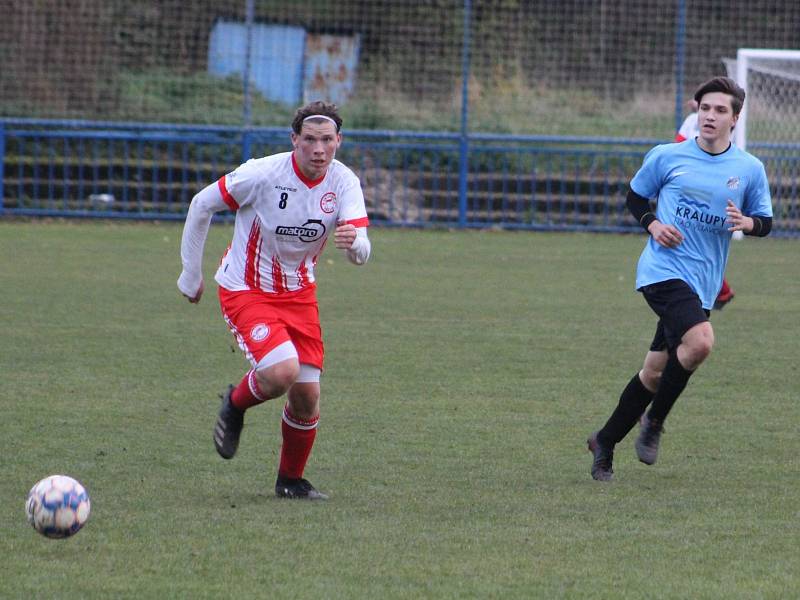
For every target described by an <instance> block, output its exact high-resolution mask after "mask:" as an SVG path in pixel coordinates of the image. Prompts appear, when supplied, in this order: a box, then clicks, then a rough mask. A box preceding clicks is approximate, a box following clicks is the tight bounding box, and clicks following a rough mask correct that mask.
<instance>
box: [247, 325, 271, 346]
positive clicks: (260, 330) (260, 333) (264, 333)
mask: <svg viewBox="0 0 800 600" xmlns="http://www.w3.org/2000/svg"><path fill="white" fill-rule="evenodd" d="M267 337H269V327H268V326H267V325H265V324H264V323H259V324H258V325H256V326H255V327H253V328H252V329H251V330H250V339H251V340H253V341H254V342H263V341H264V340H265V339H267Z"/></svg>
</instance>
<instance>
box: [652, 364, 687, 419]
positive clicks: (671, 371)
mask: <svg viewBox="0 0 800 600" xmlns="http://www.w3.org/2000/svg"><path fill="white" fill-rule="evenodd" d="M692 373H694V371H687V370H686V369H684V368H683V365H682V364H681V363H680V361H679V360H678V353H677V352H674V351H673V352H670V353H669V359H668V360H667V366H666V367H664V372H663V373H662V374H661V382H660V383H659V384H658V389H657V390H656V393H655V395H654V396H653V406H651V407H650V411H649V412H648V413H647V418H648V419H650V420H656V421H660V422H662V423H663V421H664V419H666V418H667V415H668V414H669V411H670V410H672V405H673V404H675V401H676V400H677V399H678V396H680V395H681V392H682V391H683V389H684V388H685V387H686V384H687V383H688V382H689V377H691V376H692Z"/></svg>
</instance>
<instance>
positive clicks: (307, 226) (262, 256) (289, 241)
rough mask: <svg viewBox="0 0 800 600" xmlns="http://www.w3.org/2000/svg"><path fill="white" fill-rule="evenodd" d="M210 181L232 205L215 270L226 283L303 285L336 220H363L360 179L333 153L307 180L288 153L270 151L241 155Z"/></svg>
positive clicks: (276, 287) (279, 287)
mask: <svg viewBox="0 0 800 600" xmlns="http://www.w3.org/2000/svg"><path fill="white" fill-rule="evenodd" d="M217 185H218V186H219V191H220V193H221V194H222V199H223V200H224V202H225V204H227V206H228V208H230V209H231V210H233V211H235V212H236V221H235V224H234V232H233V241H232V242H231V245H230V247H229V248H228V251H227V252H226V253H225V255H224V256H223V258H222V261H221V263H220V266H219V269H218V270H217V274H216V276H215V279H216V281H217V283H219V284H220V285H221V286H222V287H224V288H226V289H228V290H232V291H239V290H253V289H255V290H262V291H264V292H268V293H275V294H280V293H284V292H292V291H296V290H301V289H304V288H307V287H308V286H310V285H312V284H313V283H314V281H315V279H314V266H315V265H316V263H317V259H318V258H319V256H320V254H321V253H322V249H323V247H324V246H325V241H326V240H327V238H328V235H329V234H330V233H331V232H332V231H333V230H334V229H335V228H336V225H337V223H351V224H353V225H355V226H356V227H367V226H368V225H369V220H368V218H367V211H366V207H365V205H364V195H363V193H362V191H361V183H360V181H359V179H358V177H356V175H355V174H354V173H353V172H352V171H351V170H350V169H348V168H347V167H346V166H345V165H344V164H342V163H341V162H339V161H338V160H334V161H333V162H332V163H331V165H330V166H329V167H328V170H327V172H326V173H325V175H324V176H323V177H322V178H320V179H318V180H315V181H312V180H309V179H308V178H307V177H305V176H304V175H303V174H302V173H301V172H300V169H299V168H298V166H297V163H296V162H295V159H294V153H292V152H284V153H281V154H274V155H272V156H267V157H264V158H258V159H252V160H249V161H247V162H246V163H244V164H243V165H241V166H240V167H239V168H237V169H236V170H235V171H233V172H232V173H229V174H228V175H225V176H224V177H221V178H220V179H219V181H218V182H217Z"/></svg>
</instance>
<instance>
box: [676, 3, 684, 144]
mask: <svg viewBox="0 0 800 600" xmlns="http://www.w3.org/2000/svg"><path fill="white" fill-rule="evenodd" d="M677 9H678V11H677V16H676V22H675V131H678V130H679V129H680V128H681V124H682V123H683V89H684V85H685V81H684V79H685V77H686V73H685V68H686V0H678V6H677Z"/></svg>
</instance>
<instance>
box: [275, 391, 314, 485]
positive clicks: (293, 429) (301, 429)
mask: <svg viewBox="0 0 800 600" xmlns="http://www.w3.org/2000/svg"><path fill="white" fill-rule="evenodd" d="M318 422H319V417H318V416H317V417H315V418H313V419H312V420H310V421H303V420H302V419H299V418H297V417H295V416H294V415H293V414H292V413H291V411H290V410H289V405H288V404H287V405H286V406H285V407H284V408H283V420H282V421H281V433H282V434H283V445H282V446H281V462H280V466H279V467H278V475H280V476H281V477H288V478H290V479H299V478H300V477H302V476H303V471H304V470H305V468H306V463H307V462H308V457H309V455H310V454H311V447H312V446H313V445H314V438H316V437H317V423H318Z"/></svg>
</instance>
